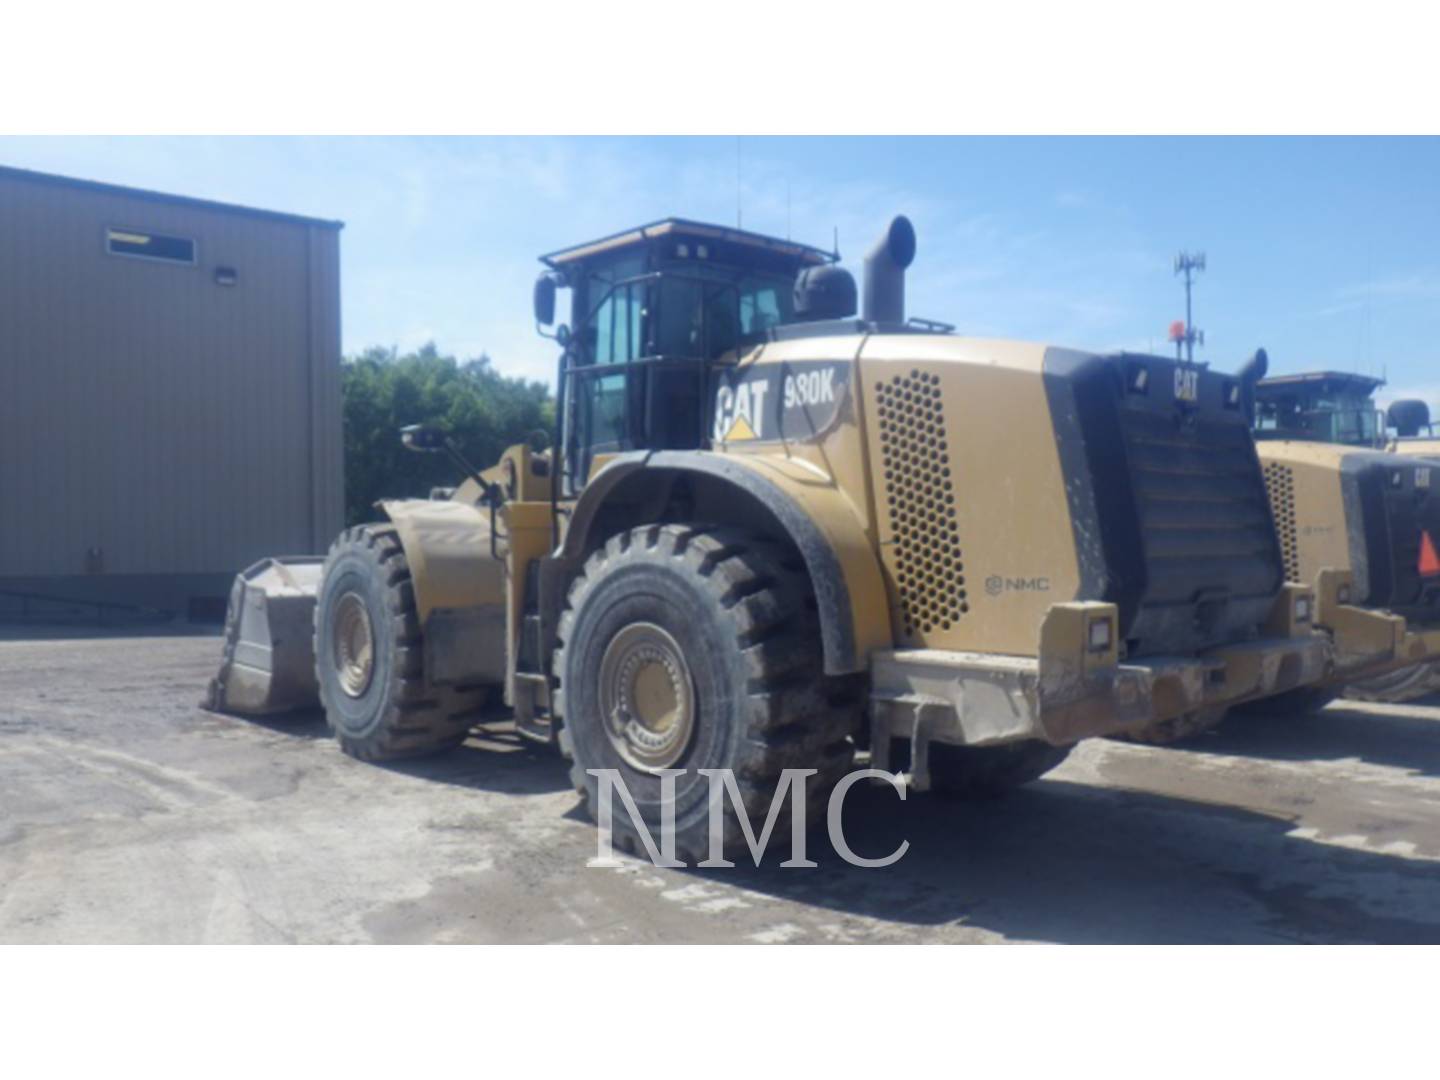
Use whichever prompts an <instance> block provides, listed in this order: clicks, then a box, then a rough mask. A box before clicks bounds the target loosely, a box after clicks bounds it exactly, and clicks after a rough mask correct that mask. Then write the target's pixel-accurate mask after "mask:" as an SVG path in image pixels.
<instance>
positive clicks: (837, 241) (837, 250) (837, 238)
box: [832, 225, 840, 262]
mask: <svg viewBox="0 0 1440 1080" xmlns="http://www.w3.org/2000/svg"><path fill="white" fill-rule="evenodd" d="M832 228H834V230H835V261H836V262H839V261H840V226H839V225H835V226H832Z"/></svg>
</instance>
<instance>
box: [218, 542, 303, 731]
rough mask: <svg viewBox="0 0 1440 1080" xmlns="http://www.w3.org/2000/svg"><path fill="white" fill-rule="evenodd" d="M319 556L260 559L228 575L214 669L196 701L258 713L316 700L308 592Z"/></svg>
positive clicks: (223, 709) (222, 709) (287, 709)
mask: <svg viewBox="0 0 1440 1080" xmlns="http://www.w3.org/2000/svg"><path fill="white" fill-rule="evenodd" d="M324 567H325V559H324V557H322V556H319V555H301V556H289V557H285V558H272V559H261V560H260V561H259V562H257V563H256V564H255V565H254V566H252V567H250V568H249V569H248V570H245V571H243V572H242V573H240V574H237V575H236V576H235V584H234V586H233V587H232V588H231V590H230V606H229V609H228V610H227V611H226V612H225V649H224V653H223V655H222V657H221V661H220V672H219V674H217V675H216V676H215V678H213V679H211V680H210V689H209V691H208V693H207V694H206V698H205V701H204V705H205V707H206V708H208V709H214V710H216V711H218V712H230V713H242V714H249V715H265V714H268V713H280V712H290V711H291V710H295V709H315V708H319V706H320V691H319V688H318V687H317V686H316V684H315V645H314V636H315V630H314V618H315V597H316V594H317V593H318V592H319V590H320V577H321V572H322V571H323V570H324Z"/></svg>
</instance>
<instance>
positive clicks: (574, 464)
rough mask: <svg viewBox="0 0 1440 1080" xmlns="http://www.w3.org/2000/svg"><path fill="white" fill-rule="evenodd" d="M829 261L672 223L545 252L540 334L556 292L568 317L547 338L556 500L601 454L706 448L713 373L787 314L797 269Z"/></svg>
mask: <svg viewBox="0 0 1440 1080" xmlns="http://www.w3.org/2000/svg"><path fill="white" fill-rule="evenodd" d="M835 261H836V256H835V255H832V254H830V253H828V252H824V251H821V250H819V249H817V248H812V247H807V246H805V245H803V244H796V243H793V242H791V241H787V240H778V239H775V238H774V237H768V236H762V235H760V234H758V233H750V232H744V231H742V230H739V229H727V228H722V227H719V226H713V225H704V224H700V223H698V222H692V221H684V220H680V219H677V218H670V219H667V220H665V221H659V222H656V223H654V224H651V225H644V226H641V227H640V228H638V229H632V230H630V231H628V232H624V233H619V234H616V235H615V236H610V237H606V238H604V239H601V240H597V241H594V242H591V243H588V244H582V245H579V246H577V247H573V248H567V249H565V250H563V251H557V252H552V253H551V254H549V255H545V256H542V258H541V262H543V263H544V264H545V266H546V267H547V270H546V272H545V273H544V274H542V276H541V279H540V282H539V283H537V286H536V305H535V307H536V321H537V323H539V324H540V326H541V327H544V326H546V325H549V324H550V323H551V322H553V320H554V305H555V290H556V289H566V290H568V291H569V304H570V321H569V323H568V325H567V326H561V327H560V328H559V329H557V330H556V331H555V334H554V336H555V338H556V340H557V341H558V342H559V344H560V345H561V347H562V353H561V357H560V370H559V377H558V379H557V384H558V394H557V399H558V408H557V417H556V427H557V438H556V442H557V444H558V445H559V447H560V448H561V456H562V473H561V477H560V491H561V493H562V494H563V495H564V496H573V495H575V494H576V493H577V492H578V491H579V490H580V489H581V488H582V487H583V486H584V484H585V481H586V479H587V478H588V477H589V475H590V473H591V471H592V469H593V467H594V464H595V462H596V459H597V458H599V457H601V456H603V455H608V454H616V453H623V452H625V451H628V450H694V449H700V448H703V447H704V446H705V445H706V439H707V436H708V430H707V429H708V425H707V424H706V423H705V417H707V416H708V415H709V410H708V409H707V407H706V405H707V402H708V399H709V394H710V389H711V378H712V372H713V371H714V370H715V369H716V368H717V367H720V366H724V365H730V364H734V363H735V362H737V360H738V359H739V357H740V356H741V355H742V354H743V352H744V351H746V349H747V347H748V345H749V344H752V343H758V342H759V341H761V340H763V339H764V338H765V336H766V335H767V334H768V333H769V332H770V331H771V330H773V329H775V328H776V327H779V326H781V325H783V324H785V323H788V322H790V321H791V320H792V319H793V318H794V306H793V305H794V290H795V280H796V278H797V276H798V275H799V274H800V272H801V271H802V270H804V269H806V268H808V267H812V266H823V265H827V264H830V263H833V262H835ZM542 332H544V331H543V330H542Z"/></svg>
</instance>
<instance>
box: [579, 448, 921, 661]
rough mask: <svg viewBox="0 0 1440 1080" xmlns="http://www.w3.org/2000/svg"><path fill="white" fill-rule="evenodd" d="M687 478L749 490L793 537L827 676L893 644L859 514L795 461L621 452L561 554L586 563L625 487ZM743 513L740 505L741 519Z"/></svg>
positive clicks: (584, 497) (584, 501)
mask: <svg viewBox="0 0 1440 1080" xmlns="http://www.w3.org/2000/svg"><path fill="white" fill-rule="evenodd" d="M687 474H689V475H694V476H704V477H709V478H712V479H714V480H717V481H720V482H722V483H723V484H724V485H726V486H728V487H729V488H732V489H735V490H736V491H737V493H738V492H743V493H744V495H745V496H748V497H749V500H753V501H754V502H758V503H760V504H761V506H763V507H764V508H765V509H766V510H768V511H769V512H770V514H771V515H772V516H773V517H774V518H775V520H776V521H777V522H778V523H779V525H780V527H781V528H783V529H784V530H785V532H786V533H787V534H788V536H789V539H790V540H791V542H792V543H794V545H795V547H796V548H797V549H798V550H799V552H800V556H801V558H803V559H804V560H805V566H806V568H807V570H808V571H809V574H810V580H811V582H812V583H813V585H814V589H815V599H816V602H817V604H818V605H819V611H820V626H821V636H822V642H823V646H824V655H825V671H826V673H827V674H832V675H841V674H847V673H849V672H855V671H863V670H865V669H866V668H867V666H868V663H869V657H870V653H871V652H872V651H873V650H875V649H888V648H890V647H891V646H892V645H893V640H892V638H891V632H890V617H889V611H890V604H889V599H888V598H887V596H886V592H885V584H884V579H883V578H882V577H881V574H880V564H879V561H878V560H877V559H876V557H875V552H874V549H873V548H872V547H871V544H870V539H869V537H868V536H867V535H866V533H865V530H864V528H863V527H862V526H861V524H860V518H859V515H858V514H856V512H855V509H854V507H853V506H852V505H851V503H850V500H849V498H848V497H847V496H846V495H845V493H844V492H843V491H842V490H841V489H840V488H839V486H838V485H836V484H835V482H834V481H833V480H831V479H830V478H829V477H827V476H825V475H824V474H823V473H821V472H820V471H819V470H817V469H815V468H813V467H811V466H809V465H806V464H803V463H800V462H797V461H793V460H790V459H786V458H780V457H772V456H769V455H761V454H744V455H738V454H737V455H722V454H716V453H711V452H706V451H694V450H660V451H651V452H644V451H638V452H634V453H628V454H620V455H618V456H616V457H615V458H613V459H611V460H610V461H609V462H607V463H606V464H605V466H604V467H603V468H602V469H601V470H600V471H599V472H597V473H596V474H595V475H594V476H593V477H592V478H591V480H590V482H589V483H588V484H586V486H585V490H584V491H583V492H582V493H581V495H580V499H579V501H578V502H577V503H576V505H575V511H574V514H573V515H572V518H571V522H570V527H569V529H568V530H567V531H566V534H565V540H564V542H563V544H562V545H561V549H560V551H559V552H558V553H557V554H558V555H560V556H561V557H562V558H564V559H567V560H578V559H580V558H582V557H583V556H584V554H585V552H586V551H587V549H588V546H589V545H590V543H591V541H592V540H593V539H599V538H598V537H591V535H590V534H591V531H592V528H593V527H594V524H595V520H596V518H597V516H598V515H599V513H600V511H601V509H602V508H603V507H604V506H606V505H607V504H610V503H613V500H614V498H615V496H616V495H617V494H621V493H623V491H624V489H625V488H627V487H630V486H631V485H637V484H639V483H641V482H643V480H651V481H653V482H654V483H655V484H657V485H662V484H669V483H673V482H674V481H676V480H678V479H680V478H681V477H683V476H685V475H687ZM642 478H643V480H642ZM737 501H738V500H737ZM743 510H744V507H743V504H742V505H738V506H737V507H736V511H737V518H738V516H739V515H740V514H741V513H743Z"/></svg>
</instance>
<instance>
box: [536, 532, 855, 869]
mask: <svg viewBox="0 0 1440 1080" xmlns="http://www.w3.org/2000/svg"><path fill="white" fill-rule="evenodd" d="M559 636H560V647H559V648H558V650H557V651H556V654H555V666H554V670H555V673H556V675H557V676H558V678H559V680H560V688H559V695H558V697H559V703H560V710H561V711H562V715H563V723H564V728H563V730H562V737H561V746H562V749H563V750H565V752H566V753H567V755H569V756H570V757H571V758H572V760H573V765H572V769H571V777H572V779H573V781H574V783H575V787H576V790H577V791H578V792H580V793H581V794H582V795H583V796H584V797H585V804H586V808H587V809H588V810H589V812H590V815H591V817H592V818H596V819H597V820H598V817H599V783H598V779H597V778H596V777H595V776H591V775H589V773H588V772H587V770H589V769H615V770H616V771H617V772H618V774H619V779H620V780H621V781H622V782H623V784H624V785H625V788H626V790H628V791H629V792H630V794H631V796H632V797H633V798H634V800H635V803H636V808H637V809H638V811H639V813H640V817H641V819H642V820H643V821H644V823H645V825H646V827H647V828H648V829H649V831H650V833H651V835H652V836H653V837H655V840H656V843H657V844H658V843H659V842H660V837H659V835H658V826H659V823H660V792H661V781H660V779H659V777H658V776H657V775H656V770H659V769H683V770H684V775H681V776H679V777H678V778H677V780H676V786H675V841H676V843H675V854H676V857H677V858H679V859H680V860H682V861H685V862H688V863H691V864H694V863H696V862H699V861H701V860H704V859H706V858H708V857H709V813H708V809H709V800H708V796H709V780H708V778H707V777H705V776H702V775H700V774H699V773H698V772H697V771H696V770H698V769H702V768H706V769H730V770H733V772H734V775H735V780H736V785H737V787H738V789H739V791H740V795H741V802H742V803H743V806H744V809H745V812H746V813H747V815H748V816H749V819H750V821H751V824H752V827H753V829H754V830H755V832H756V835H757V838H758V835H759V831H760V829H761V828H762V827H763V825H764V822H765V818H766V815H767V814H768V813H769V809H770V805H771V800H772V798H774V796H775V794H776V790H777V786H778V784H779V782H780V780H781V779H782V770H784V769H815V770H817V774H816V775H813V776H810V777H808V778H806V781H805V795H806V819H807V823H814V824H818V823H819V822H820V821H822V820H823V818H824V810H825V805H826V800H827V798H828V796H829V794H830V791H831V790H832V789H833V788H834V785H835V783H836V782H837V781H838V780H839V779H840V778H841V777H842V776H843V775H844V774H845V773H846V771H848V770H849V768H850V766H851V763H852V761H853V759H854V750H855V747H854V743H853V741H852V738H851V736H852V735H853V734H854V733H855V732H856V731H857V730H858V727H859V722H860V717H861V715H862V704H863V698H862V695H861V694H860V693H858V692H857V689H858V688H857V684H856V680H854V679H851V678H842V679H834V678H829V677H827V676H826V675H825V673H824V665H823V658H822V651H821V635H820V623H819V617H818V615H817V614H816V610H815V602H814V598H813V595H812V593H811V589H810V582H809V578H808V576H807V574H806V571H805V566H804V563H803V561H802V560H801V559H800V558H799V556H798V555H797V554H796V553H795V552H794V551H793V550H791V549H790V548H788V547H787V546H784V545H779V544H775V543H772V542H769V541H766V540H761V539H757V538H754V537H752V536H750V535H748V534H746V533H744V532H742V531H740V530H736V529H730V528H697V527H693V526H688V525H649V526H644V527H641V528H637V529H632V530H630V531H628V532H624V533H620V534H618V535H616V536H613V537H611V538H610V539H609V540H608V541H607V542H606V544H605V546H604V547H603V548H601V549H600V550H598V551H596V552H595V553H594V554H593V555H592V556H591V557H590V559H589V561H588V562H587V563H586V564H585V568H584V570H583V571H582V572H581V573H580V575H579V576H578V577H577V578H576V579H575V581H574V583H573V584H572V585H571V588H570V592H569V596H568V599H567V604H566V609H565V612H564V614H563V615H562V617H561V620H560V628H559ZM722 806H723V807H724V818H723V836H724V851H725V854H726V855H727V857H736V856H739V857H741V858H743V857H745V855H746V854H748V848H747V845H746V841H745V837H744V834H743V832H742V831H741V829H740V826H739V823H738V820H737V816H736V813H735V810H734V807H733V805H732V801H731V798H730V796H729V795H728V794H727V795H726V797H725V798H724V800H723V801H722ZM791 806H792V793H791V792H788V791H787V792H786V798H785V801H784V803H783V805H782V808H781V812H780V815H779V818H778V820H777V822H776V825H775V831H774V832H773V833H772V834H771V839H772V842H774V843H778V844H781V845H785V844H787V843H788V840H789V828H790V818H791ZM612 809H613V814H612V823H613V832H612V838H613V842H614V844H615V846H616V847H618V848H620V849H622V850H625V851H629V852H631V853H633V854H636V855H640V854H641V853H642V852H643V851H644V850H645V849H644V847H643V845H642V842H641V840H640V834H639V832H638V831H637V829H636V827H635V825H634V824H633V822H632V821H631V819H630V815H629V813H628V812H627V810H626V808H625V807H624V805H623V803H622V802H621V801H620V800H619V799H618V798H617V799H615V800H614V803H613V806H612Z"/></svg>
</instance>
